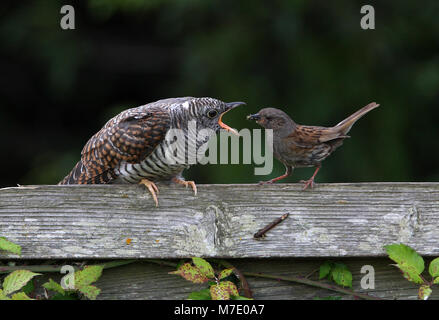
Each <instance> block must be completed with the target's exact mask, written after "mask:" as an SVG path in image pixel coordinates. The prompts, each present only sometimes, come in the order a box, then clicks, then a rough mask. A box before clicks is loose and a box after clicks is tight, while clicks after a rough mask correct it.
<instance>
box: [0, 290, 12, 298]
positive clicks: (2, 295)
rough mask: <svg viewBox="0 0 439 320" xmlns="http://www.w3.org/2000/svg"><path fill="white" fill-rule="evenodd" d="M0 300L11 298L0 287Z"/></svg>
mask: <svg viewBox="0 0 439 320" xmlns="http://www.w3.org/2000/svg"><path fill="white" fill-rule="evenodd" d="M0 300H11V298H9V297H7V296H6V295H5V294H4V293H3V290H2V289H0Z"/></svg>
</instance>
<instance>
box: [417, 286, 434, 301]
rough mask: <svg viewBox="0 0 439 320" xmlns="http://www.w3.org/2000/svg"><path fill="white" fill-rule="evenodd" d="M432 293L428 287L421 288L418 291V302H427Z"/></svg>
mask: <svg viewBox="0 0 439 320" xmlns="http://www.w3.org/2000/svg"><path fill="white" fill-rule="evenodd" d="M432 292H433V290H431V288H430V286H427V285H425V286H421V287H420V288H419V291H418V298H419V300H427V299H428V297H429V296H430V295H431V293H432Z"/></svg>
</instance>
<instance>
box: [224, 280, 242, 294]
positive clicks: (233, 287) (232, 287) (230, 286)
mask: <svg viewBox="0 0 439 320" xmlns="http://www.w3.org/2000/svg"><path fill="white" fill-rule="evenodd" d="M219 286H220V287H222V288H224V290H227V291H228V292H229V293H230V295H231V296H239V292H238V288H237V287H236V285H235V284H234V283H233V282H232V281H221V282H220V283H219Z"/></svg>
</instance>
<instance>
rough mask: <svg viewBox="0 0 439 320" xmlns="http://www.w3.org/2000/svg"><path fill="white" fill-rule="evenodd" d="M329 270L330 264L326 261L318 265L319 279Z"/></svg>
mask: <svg viewBox="0 0 439 320" xmlns="http://www.w3.org/2000/svg"><path fill="white" fill-rule="evenodd" d="M330 271H331V264H330V263H329V262H328V261H326V262H325V263H323V264H322V265H321V266H320V272H319V279H323V278H325V277H326V276H327V275H328V274H329V272H330Z"/></svg>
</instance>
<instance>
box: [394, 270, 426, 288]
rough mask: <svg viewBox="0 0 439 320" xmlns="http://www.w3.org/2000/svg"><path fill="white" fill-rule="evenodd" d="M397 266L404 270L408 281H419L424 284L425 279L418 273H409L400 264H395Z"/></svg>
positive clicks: (418, 282) (403, 273)
mask: <svg viewBox="0 0 439 320" xmlns="http://www.w3.org/2000/svg"><path fill="white" fill-rule="evenodd" d="M395 266H396V267H398V268H399V269H400V271H401V272H402V275H403V277H404V278H406V279H407V280H408V281H410V282H414V283H417V284H423V283H424V280H422V278H421V277H420V276H419V275H418V274H416V273H413V272H412V273H408V272H406V271H404V270H402V269H401V267H400V266H399V265H395Z"/></svg>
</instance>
